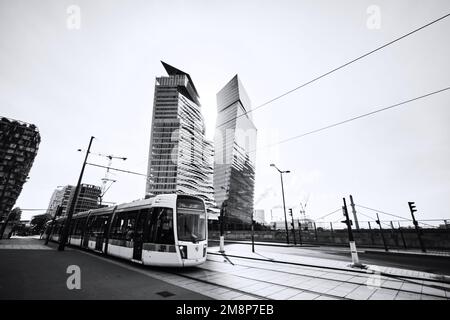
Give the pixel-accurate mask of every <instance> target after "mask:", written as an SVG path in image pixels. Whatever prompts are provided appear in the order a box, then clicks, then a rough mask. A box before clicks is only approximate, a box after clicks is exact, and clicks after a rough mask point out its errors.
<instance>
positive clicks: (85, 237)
mask: <svg viewBox="0 0 450 320" xmlns="http://www.w3.org/2000/svg"><path fill="white" fill-rule="evenodd" d="M92 218H93V217H91V216H88V217H87V218H86V226H85V227H84V234H83V240H82V242H81V246H82V247H83V248H87V247H88V244H89V235H90V231H91V230H90V229H91V224H92Z"/></svg>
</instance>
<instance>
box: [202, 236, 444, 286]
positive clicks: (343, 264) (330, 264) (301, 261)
mask: <svg viewBox="0 0 450 320" xmlns="http://www.w3.org/2000/svg"><path fill="white" fill-rule="evenodd" d="M255 244H256V243H255ZM208 253H212V254H214V255H221V253H220V252H219V247H209V248H208ZM225 255H226V256H236V257H238V256H240V257H245V258H250V259H255V260H264V261H271V262H274V263H276V262H278V263H282V264H294V265H301V266H314V267H323V268H336V269H340V270H342V271H346V270H352V271H355V270H359V271H361V272H365V273H375V274H382V275H387V276H394V277H408V278H417V280H419V281H427V280H431V281H441V282H445V283H448V288H450V276H447V275H441V274H435V273H428V272H422V271H415V270H410V269H401V268H393V267H385V266H379V265H374V264H368V265H366V268H365V269H361V268H354V267H352V266H351V260H349V261H338V260H332V259H325V258H316V257H310V256H304V255H291V254H285V253H274V252H270V251H264V250H263V249H259V250H258V249H256V252H255V253H252V252H251V250H248V251H247V250H246V251H245V252H244V251H243V250H236V249H233V245H228V246H226V247H225Z"/></svg>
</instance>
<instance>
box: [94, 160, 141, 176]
mask: <svg viewBox="0 0 450 320" xmlns="http://www.w3.org/2000/svg"><path fill="white" fill-rule="evenodd" d="M86 164H87V165H90V166H94V167H100V168H109V169H110V170H114V171H119V172H125V173H130V174H134V175H138V176H144V177H147V176H148V175H147V174H143V173H139V172H134V171H130V170H123V169H117V168H113V167H108V166H102V165H100V164H96V163H90V162H86Z"/></svg>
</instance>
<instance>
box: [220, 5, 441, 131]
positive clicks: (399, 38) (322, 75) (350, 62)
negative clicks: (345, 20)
mask: <svg viewBox="0 0 450 320" xmlns="http://www.w3.org/2000/svg"><path fill="white" fill-rule="evenodd" d="M449 16H450V13H447V14H445V15H443V16H441V17H440V18H437V19H435V20H433V21H431V22H429V23H427V24H425V25H423V26H421V27H419V28H416V29H414V30H413V31H410V32H408V33H406V34H404V35H402V36H400V37H398V38H396V39H394V40H391V41H389V42H388V43H385V44H384V45H382V46H379V47H377V48H376V49H373V50H371V51H369V52H367V53H365V54H362V55H360V56H358V57H357V58H354V59H352V60H350V61H348V62H346V63H344V64H342V65H340V66H339V67H336V68H334V69H332V70H330V71H328V72H325V73H323V74H321V75H319V76H317V77H315V78H313V79H311V80H309V81H307V82H305V83H303V84H301V85H299V86H297V87H295V88H293V89H291V90H288V91H286V92H285V93H283V94H280V95H278V96H276V97H275V98H272V99H270V100H268V101H266V102H264V103H263V104H260V105H258V106H257V107H255V108H253V109H250V110H248V111H245V112H244V113H242V114H240V115H238V116H235V117H232V118H231V119H229V120H227V121H225V122H224V123H222V124H220V125H218V126H217V128H220V127H222V126H224V125H226V124H228V123H230V122H232V121H234V120H236V119H238V118H240V117H243V116H245V115H247V114H249V113H251V112H253V111H255V110H258V109H261V108H262V107H264V106H266V105H268V104H270V103H272V102H274V101H276V100H279V99H281V98H283V97H285V96H287V95H288V94H290V93H292V92H294V91H297V90H299V89H301V88H304V87H306V86H308V85H310V84H312V83H314V82H316V81H318V80H320V79H322V78H324V77H326V76H328V75H330V74H332V73H334V72H336V71H338V70H340V69H343V68H345V67H347V66H348V65H350V64H352V63H355V62H357V61H359V60H361V59H363V58H365V57H367V56H369V55H371V54H373V53H375V52H377V51H380V50H382V49H384V48H386V47H388V46H390V45H392V44H394V43H396V42H398V41H400V40H402V39H404V38H406V37H408V36H410V35H412V34H414V33H416V32H418V31H420V30H422V29H425V28H427V27H429V26H431V25H433V24H435V23H437V22H439V21H441V20H443V19H445V18H447V17H449ZM217 128H216V129H217Z"/></svg>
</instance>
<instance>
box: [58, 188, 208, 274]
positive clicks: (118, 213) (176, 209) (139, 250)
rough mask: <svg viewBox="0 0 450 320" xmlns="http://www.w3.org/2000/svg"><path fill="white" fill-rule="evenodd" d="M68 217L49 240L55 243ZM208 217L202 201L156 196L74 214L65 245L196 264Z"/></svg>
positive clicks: (160, 262) (202, 256)
mask: <svg viewBox="0 0 450 320" xmlns="http://www.w3.org/2000/svg"><path fill="white" fill-rule="evenodd" d="M65 222H66V218H65V217H62V218H59V219H57V220H56V223H55V225H54V227H53V230H52V233H51V236H50V238H51V239H52V240H54V241H59V239H60V237H61V233H62V230H63V227H64V223H65ZM207 222H208V220H207V216H206V209H205V204H204V202H203V200H202V199H200V198H197V197H193V196H189V195H177V194H164V195H157V196H155V197H153V198H150V199H145V200H139V201H135V202H131V203H125V204H121V205H117V206H110V207H106V208H101V209H94V210H90V211H87V212H80V213H78V214H75V215H74V216H73V217H72V220H71V223H70V229H69V236H68V241H67V243H68V244H70V245H72V246H75V247H81V248H85V249H88V250H93V251H96V252H102V253H104V254H106V255H111V256H115V257H120V258H124V259H127V260H131V261H134V262H138V263H142V264H145V265H154V266H177V267H183V266H195V265H199V264H202V263H204V262H205V261H206V250H207V241H208V223H207Z"/></svg>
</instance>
